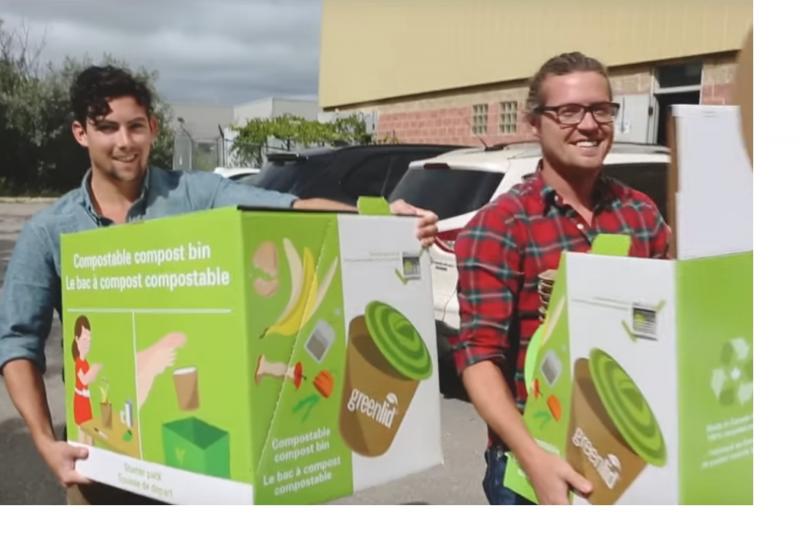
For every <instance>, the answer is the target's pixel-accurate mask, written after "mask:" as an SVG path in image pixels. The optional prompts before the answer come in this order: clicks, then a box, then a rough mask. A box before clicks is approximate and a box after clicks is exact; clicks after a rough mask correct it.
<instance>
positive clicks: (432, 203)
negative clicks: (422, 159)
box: [389, 167, 503, 219]
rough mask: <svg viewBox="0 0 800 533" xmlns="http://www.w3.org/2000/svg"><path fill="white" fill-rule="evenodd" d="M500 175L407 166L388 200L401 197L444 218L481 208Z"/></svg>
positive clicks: (500, 177)
mask: <svg viewBox="0 0 800 533" xmlns="http://www.w3.org/2000/svg"><path fill="white" fill-rule="evenodd" d="M502 178H503V173H502V172H486V171H481V170H463V169H455V168H442V167H437V168H430V167H428V168H425V167H419V168H410V169H408V171H407V172H406V173H405V175H404V176H403V178H402V179H401V180H400V182H399V183H398V184H397V187H396V188H395V189H394V191H393V192H392V195H391V196H390V197H389V200H391V201H393V200H397V199H401V198H402V199H403V200H405V201H406V202H408V203H410V204H412V205H415V206H417V207H421V208H423V209H429V210H431V211H433V212H434V213H436V214H437V215H439V218H440V219H445V218H450V217H454V216H458V215H463V214H464V213H469V212H470V211H474V210H476V209H480V208H481V207H483V205H484V204H486V202H488V201H489V200H490V199H491V197H492V194H494V191H495V190H496V189H497V186H498V185H499V184H500V180H501V179H502Z"/></svg>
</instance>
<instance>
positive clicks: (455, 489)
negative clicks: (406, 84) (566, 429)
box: [0, 202, 486, 504]
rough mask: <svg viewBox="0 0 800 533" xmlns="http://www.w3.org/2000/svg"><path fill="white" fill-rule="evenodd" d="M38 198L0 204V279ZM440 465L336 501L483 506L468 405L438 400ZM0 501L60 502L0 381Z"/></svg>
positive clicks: (58, 412) (50, 374)
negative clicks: (441, 463) (440, 435)
mask: <svg viewBox="0 0 800 533" xmlns="http://www.w3.org/2000/svg"><path fill="white" fill-rule="evenodd" d="M46 206H47V203H42V202H21V203H19V202H0V280H2V278H3V276H4V275H5V270H6V265H7V263H8V260H9V258H10V256H11V252H12V250H13V247H14V243H15V241H16V238H17V235H18V234H19V231H20V229H21V227H22V224H23V223H24V222H25V220H27V219H28V218H29V217H30V216H32V215H33V214H34V213H36V212H37V211H38V210H40V209H42V208H44V207H46ZM60 327H61V324H60V323H59V321H58V320H57V319H54V321H53V328H52V330H51V332H50V336H49V337H48V340H47V346H46V352H47V355H48V368H47V372H46V374H45V385H46V387H47V393H48V401H49V405H50V411H51V413H52V415H53V423H54V426H55V430H56V433H57V434H59V435H60V434H61V433H62V432H63V428H64V386H63V383H62V379H61V372H62V367H63V366H62V360H61V348H60V343H61V334H60ZM441 416H442V447H443V451H444V464H443V465H440V466H437V467H434V468H431V469H429V470H427V471H425V472H421V473H418V474H414V475H411V476H408V477H405V478H403V479H400V480H396V481H394V482H391V483H388V484H385V485H382V486H379V487H374V488H372V489H368V490H365V491H363V492H360V493H358V494H355V495H353V496H350V497H348V498H344V499H341V500H338V501H337V502H333V503H338V504H485V503H486V501H485V498H484V496H483V492H482V490H481V487H480V480H481V477H482V475H483V456H482V452H483V447H484V446H485V442H486V433H485V427H484V425H483V422H482V421H481V419H480V417H479V416H478V415H477V413H476V412H475V410H474V409H473V407H472V405H471V404H469V403H466V402H463V401H460V400H456V399H444V398H442V400H441ZM0 450H2V454H0V504H62V503H64V493H63V490H62V489H61V488H60V487H59V486H58V484H57V483H56V481H55V479H54V478H53V476H52V475H51V474H50V472H49V470H48V469H47V467H46V466H45V464H44V463H43V462H42V460H41V459H40V458H39V456H38V454H37V453H36V450H35V449H34V447H33V443H32V442H31V440H30V436H29V435H28V432H27V429H26V427H25V424H24V422H23V421H22V419H21V418H20V417H19V416H18V414H17V411H16V409H15V408H14V406H13V405H12V404H11V400H10V398H9V396H8V393H7V391H6V388H5V382H3V381H2V380H0Z"/></svg>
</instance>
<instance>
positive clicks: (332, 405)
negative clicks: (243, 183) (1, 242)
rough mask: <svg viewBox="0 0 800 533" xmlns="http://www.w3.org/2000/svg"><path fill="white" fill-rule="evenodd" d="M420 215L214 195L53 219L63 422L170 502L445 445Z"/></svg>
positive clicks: (374, 465)
mask: <svg viewBox="0 0 800 533" xmlns="http://www.w3.org/2000/svg"><path fill="white" fill-rule="evenodd" d="M415 226H416V219H414V218H409V217H390V216H363V215H351V214H337V213H301V212H287V211H269V210H249V209H243V208H233V207H232V208H223V209H217V210H213V211H207V212H201V213H193V214H188V215H181V216H176V217H170V218H164V219H158V220H153V221H148V222H144V223H135V224H127V225H121V226H114V227H110V228H104V229H100V230H93V231H88V232H82V233H76V234H69V235H64V236H63V237H62V242H61V249H62V287H63V288H62V295H63V296H62V297H63V310H64V314H63V323H64V339H65V342H64V345H65V377H66V379H65V382H66V391H67V393H66V406H67V435H68V440H69V441H70V442H71V443H73V444H76V445H85V446H89V447H90V453H89V458H88V460H86V461H80V462H79V463H78V465H77V468H78V470H79V471H80V472H82V473H83V474H85V475H87V476H88V477H90V478H92V479H94V480H97V481H101V482H103V483H108V484H111V485H114V486H118V487H121V488H124V489H126V490H129V491H132V492H136V493H139V494H143V495H145V496H150V497H153V498H157V499H161V500H164V501H167V502H172V503H242V504H251V503H258V504H262V503H315V502H322V501H327V500H331V499H334V498H338V497H342V496H346V495H349V494H351V493H353V492H355V491H358V490H361V489H364V488H366V487H370V486H374V485H377V484H381V483H384V482H387V481H390V480H393V479H397V478H399V477H402V476H404V475H407V474H410V473H413V472H418V471H421V470H424V469H426V468H429V467H431V466H434V465H437V464H440V463H441V462H442V452H441V441H440V433H441V432H440V414H439V394H438V379H437V367H436V363H437V358H436V357H435V346H436V344H435V332H434V322H433V311H432V300H431V280H430V262H429V257H428V254H427V253H423V252H421V249H420V244H419V242H418V241H417V239H416V237H415Z"/></svg>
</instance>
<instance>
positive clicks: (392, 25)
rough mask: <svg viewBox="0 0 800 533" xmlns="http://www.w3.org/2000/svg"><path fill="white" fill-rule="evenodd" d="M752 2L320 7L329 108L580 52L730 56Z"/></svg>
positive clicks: (410, 1) (630, 56)
mask: <svg viewBox="0 0 800 533" xmlns="http://www.w3.org/2000/svg"><path fill="white" fill-rule="evenodd" d="M752 19H753V7H752V1H751V0H606V1H604V2H594V1H588V0H323V7H322V30H321V38H320V46H321V51H320V74H319V101H320V105H321V107H323V108H325V109H333V108H336V107H339V106H341V107H346V106H352V105H358V104H364V103H367V102H375V101H380V100H386V99H392V98H398V97H402V96H408V95H413V94H421V93H422V94H424V93H430V92H435V91H442V90H448V89H455V88H463V87H470V86H476V85H485V84H490V83H498V82H506V81H510V80H521V79H524V78H527V77H529V76H531V75H532V74H533V72H534V71H535V70H536V69H537V68H538V67H539V65H541V64H542V63H543V62H544V61H545V60H547V59H548V58H550V57H552V56H553V55H555V54H557V53H561V52H566V51H572V50H580V51H583V52H584V53H586V54H588V55H591V56H594V57H597V58H598V59H600V60H601V61H603V62H604V63H605V64H606V65H607V66H609V67H615V66H622V65H632V64H638V63H645V62H652V61H662V60H667V59H672V58H681V57H689V56H698V55H706V54H713V53H719V52H726V51H733V50H738V49H739V48H740V47H741V45H742V42H743V41H744V39H745V36H746V33H747V31H748V30H749V28H750V27H751V25H752Z"/></svg>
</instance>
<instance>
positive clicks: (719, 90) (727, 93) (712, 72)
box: [700, 57, 736, 105]
mask: <svg viewBox="0 0 800 533" xmlns="http://www.w3.org/2000/svg"><path fill="white" fill-rule="evenodd" d="M735 76H736V58H735V57H725V58H720V59H707V60H706V61H704V62H703V91H702V94H701V96H700V103H701V104H708V105H730V104H733V81H734V79H735Z"/></svg>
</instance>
